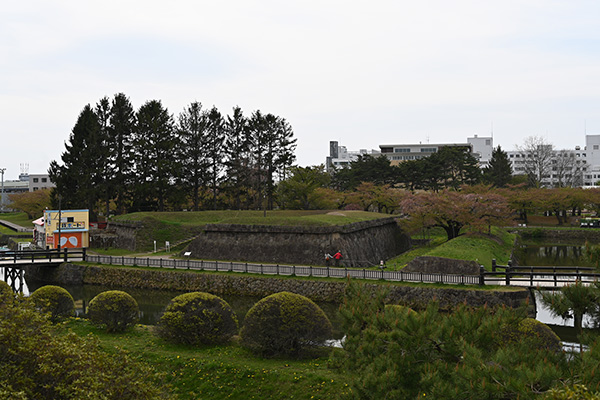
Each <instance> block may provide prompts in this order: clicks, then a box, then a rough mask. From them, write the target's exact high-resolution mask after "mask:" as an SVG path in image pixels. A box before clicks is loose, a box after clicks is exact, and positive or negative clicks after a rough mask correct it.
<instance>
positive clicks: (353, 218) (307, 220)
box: [113, 210, 390, 226]
mask: <svg viewBox="0 0 600 400" xmlns="http://www.w3.org/2000/svg"><path fill="white" fill-rule="evenodd" d="M387 217H390V215H389V214H379V213H372V212H366V211H327V210H314V211H304V210H277V211H267V213H266V216H265V214H264V213H263V211H251V210H244V211H230V210H225V211H197V212H193V211H189V212H138V213H132V214H125V215H120V216H117V217H115V218H114V219H113V220H114V221H122V222H140V221H142V222H144V221H150V220H153V221H158V222H161V223H167V224H169V223H170V224H183V225H195V226H203V225H206V224H241V225H285V226H332V225H346V224H350V223H353V222H360V221H368V220H373V219H379V218H387Z"/></svg>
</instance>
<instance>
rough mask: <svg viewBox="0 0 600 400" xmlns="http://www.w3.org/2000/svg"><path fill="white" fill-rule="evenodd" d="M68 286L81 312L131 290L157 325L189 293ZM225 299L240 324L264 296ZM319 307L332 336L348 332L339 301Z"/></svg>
mask: <svg viewBox="0 0 600 400" xmlns="http://www.w3.org/2000/svg"><path fill="white" fill-rule="evenodd" d="M44 285H46V283H43V282H28V285H27V286H28V292H29V291H31V292H33V291H35V290H36V289H38V288H39V287H41V286H44ZM61 286H62V287H64V288H65V289H66V290H67V291H68V292H69V293H71V296H73V299H74V300H75V308H76V311H77V314H78V315H80V316H83V315H85V313H86V311H87V306H88V304H89V302H90V300H92V299H93V298H94V297H95V296H96V295H98V294H99V293H101V292H104V291H107V290H115V289H116V290H123V291H125V292H127V293H129V294H130V295H131V296H132V297H133V298H134V299H135V300H136V301H137V303H138V306H139V308H140V323H141V324H143V325H155V324H156V323H157V322H158V320H159V319H160V317H161V316H162V314H163V312H164V310H165V308H166V307H167V305H168V304H169V302H170V301H171V299H173V298H174V297H176V296H179V295H180V294H183V293H185V292H180V291H172V290H151V289H131V288H116V287H107V286H100V285H61ZM219 297H221V298H222V299H223V300H225V301H226V302H227V303H229V305H230V306H231V308H232V309H233V311H235V313H236V315H237V317H238V322H239V325H240V326H241V325H242V323H243V322H244V318H245V317H246V314H247V313H248V310H250V308H251V307H252V306H253V305H254V304H255V303H256V302H257V301H259V300H260V299H261V297H251V296H230V295H224V296H219ZM316 303H317V304H318V305H319V307H321V309H322V310H323V311H324V312H325V314H326V315H327V317H328V318H329V320H330V321H331V324H332V325H333V337H332V339H341V338H342V337H343V336H344V334H343V332H342V331H341V317H340V315H339V313H338V309H339V304H336V303H326V302H316Z"/></svg>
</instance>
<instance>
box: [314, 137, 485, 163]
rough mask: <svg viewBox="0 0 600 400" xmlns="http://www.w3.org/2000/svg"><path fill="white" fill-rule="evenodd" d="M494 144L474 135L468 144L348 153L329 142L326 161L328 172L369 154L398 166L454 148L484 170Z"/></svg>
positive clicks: (401, 146) (392, 146)
mask: <svg viewBox="0 0 600 400" xmlns="http://www.w3.org/2000/svg"><path fill="white" fill-rule="evenodd" d="M493 143H494V141H493V138H492V137H478V136H477V135H474V136H473V137H470V138H467V143H437V144H432V143H426V144H423V143H419V144H382V145H379V150H366V149H361V150H359V151H348V150H347V148H346V146H340V145H339V143H338V142H336V141H331V142H329V156H328V157H327V159H326V161H325V166H326V169H327V171H331V170H332V169H334V168H344V167H347V166H348V165H349V164H350V163H351V162H352V161H355V160H357V159H358V157H359V156H362V155H367V154H368V155H372V156H375V157H377V156H379V155H384V156H386V157H387V158H389V159H390V162H391V164H392V165H396V164H398V163H400V162H402V161H407V160H419V159H421V158H424V157H429V156H430V155H432V154H433V153H437V152H438V151H439V149H440V148H442V147H447V146H453V147H465V148H468V149H469V151H470V152H471V153H472V154H473V156H474V157H475V158H476V159H477V161H478V162H479V165H480V167H481V168H484V167H485V166H486V165H488V162H489V160H490V159H491V158H492V150H493Z"/></svg>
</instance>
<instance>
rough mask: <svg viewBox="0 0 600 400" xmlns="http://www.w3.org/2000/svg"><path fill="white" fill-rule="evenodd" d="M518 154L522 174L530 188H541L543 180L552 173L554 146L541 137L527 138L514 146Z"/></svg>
mask: <svg viewBox="0 0 600 400" xmlns="http://www.w3.org/2000/svg"><path fill="white" fill-rule="evenodd" d="M516 148H517V150H518V151H519V152H520V154H519V155H520V156H521V157H520V159H521V160H520V162H522V165H523V168H524V172H525V174H526V175H527V178H528V183H529V185H530V186H531V187H537V188H539V187H541V186H542V185H543V184H544V183H543V180H544V179H548V178H549V177H550V174H551V172H552V158H553V154H554V145H552V144H551V143H548V142H547V141H546V139H544V138H543V137H541V136H528V137H526V138H525V140H524V142H523V144H522V145H520V146H519V145H517V146H516Z"/></svg>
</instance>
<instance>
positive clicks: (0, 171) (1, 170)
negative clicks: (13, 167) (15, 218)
mask: <svg viewBox="0 0 600 400" xmlns="http://www.w3.org/2000/svg"><path fill="white" fill-rule="evenodd" d="M4 171H6V168H0V174H2V195H1V197H0V211H4Z"/></svg>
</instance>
